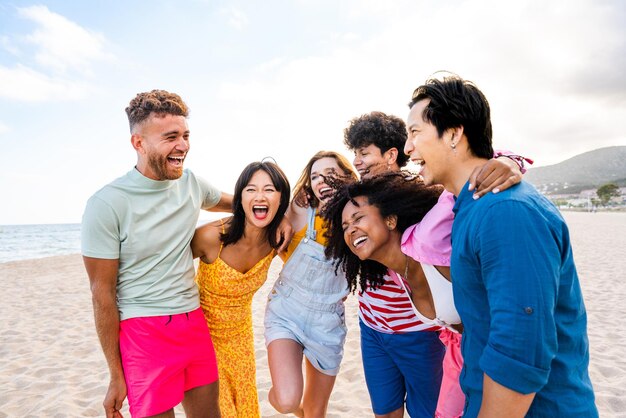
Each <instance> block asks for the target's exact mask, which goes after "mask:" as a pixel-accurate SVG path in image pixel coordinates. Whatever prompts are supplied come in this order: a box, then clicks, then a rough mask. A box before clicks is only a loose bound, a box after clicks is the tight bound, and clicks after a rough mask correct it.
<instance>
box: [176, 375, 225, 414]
mask: <svg viewBox="0 0 626 418" xmlns="http://www.w3.org/2000/svg"><path fill="white" fill-rule="evenodd" d="M183 408H184V409H185V415H186V416H187V418H220V417H221V416H222V415H221V414H220V404H219V380H216V381H215V382H213V383H211V384H208V385H204V386H198V387H197V388H193V389H189V390H188V391H187V392H185V397H184V398H183ZM172 416H174V415H172Z"/></svg>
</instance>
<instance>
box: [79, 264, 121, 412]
mask: <svg viewBox="0 0 626 418" xmlns="http://www.w3.org/2000/svg"><path fill="white" fill-rule="evenodd" d="M83 262H84V264H85V269H86V270H87V275H88V276H89V282H90V286H91V299H92V303H93V313H94V318H95V323H96V331H97V333H98V338H99V339H100V345H101V346H102V351H103V353H104V357H105V358H106V361H107V364H108V366H109V374H110V382H109V389H108V391H107V394H106V397H105V398H104V402H103V406H104V410H105V412H106V416H107V418H116V417H121V416H122V415H121V414H120V412H119V411H120V409H122V404H123V403H124V399H125V398H126V381H125V380H124V372H123V370H122V358H121V355H120V316H119V311H118V309H117V302H116V285H117V274H118V269H119V260H117V259H115V260H107V259H102V258H92V257H83Z"/></svg>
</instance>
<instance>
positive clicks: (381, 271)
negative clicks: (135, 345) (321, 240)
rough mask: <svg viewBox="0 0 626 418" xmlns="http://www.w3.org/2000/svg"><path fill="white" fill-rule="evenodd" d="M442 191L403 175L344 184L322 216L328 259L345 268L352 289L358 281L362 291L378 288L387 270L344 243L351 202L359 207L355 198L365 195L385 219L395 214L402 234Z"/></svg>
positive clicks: (417, 219) (388, 175)
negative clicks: (344, 218)
mask: <svg viewBox="0 0 626 418" xmlns="http://www.w3.org/2000/svg"><path fill="white" fill-rule="evenodd" d="M442 191H443V188H442V187H441V186H426V185H425V184H424V183H423V182H422V180H421V179H419V178H418V177H416V176H412V175H408V174H406V173H402V172H391V173H384V174H380V175H377V176H374V177H371V178H365V179H362V180H361V181H358V182H352V183H348V184H345V185H344V186H343V187H341V188H339V190H337V192H335V194H334V196H333V197H332V198H331V199H330V201H329V202H328V203H327V204H326V207H325V208H324V211H323V213H322V216H323V217H324V218H325V220H326V222H327V226H328V229H327V232H326V238H327V239H328V241H327V244H326V249H325V253H326V257H329V258H334V259H335V260H336V261H335V268H336V269H339V268H342V269H343V271H344V272H345V273H346V279H347V280H348V284H349V286H350V290H351V291H353V292H354V290H355V289H356V285H357V280H358V281H359V285H360V288H361V290H365V289H366V287H367V286H368V285H369V286H371V287H373V288H376V287H378V286H380V285H382V284H383V283H384V279H383V277H384V275H385V274H386V273H387V268H386V267H385V266H383V265H382V264H380V263H379V262H377V261H373V260H363V261H361V260H360V259H359V258H358V257H357V256H356V255H355V254H354V253H352V251H351V250H350V248H349V247H348V245H347V244H346V242H345V240H344V231H343V225H342V222H343V221H342V213H343V209H344V207H345V206H346V204H347V203H348V202H352V203H353V204H355V205H357V206H358V204H357V203H356V202H355V200H354V198H355V197H358V196H363V197H365V198H367V201H368V204H370V205H373V206H376V207H377V208H378V210H379V211H380V214H381V216H382V217H383V218H386V217H388V216H392V215H395V216H396V217H397V226H396V228H397V229H398V231H399V232H400V233H403V232H404V231H405V230H406V229H407V228H408V227H409V226H411V225H414V224H416V223H418V222H420V221H421V220H422V218H423V217H424V215H426V213H428V211H429V210H431V209H432V208H433V206H435V204H436V203H437V200H438V199H439V195H441V192H442Z"/></svg>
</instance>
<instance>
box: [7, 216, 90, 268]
mask: <svg viewBox="0 0 626 418" xmlns="http://www.w3.org/2000/svg"><path fill="white" fill-rule="evenodd" d="M78 253H80V224H50V225H0V263H6V262H7V261H15V260H27V259H31V258H43V257H50V256H53V255H65V254H78Z"/></svg>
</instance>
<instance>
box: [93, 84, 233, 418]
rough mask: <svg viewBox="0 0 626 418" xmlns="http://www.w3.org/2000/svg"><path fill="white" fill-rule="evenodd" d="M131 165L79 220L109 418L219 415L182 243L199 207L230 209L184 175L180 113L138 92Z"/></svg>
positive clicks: (182, 107) (176, 104)
mask: <svg viewBox="0 0 626 418" xmlns="http://www.w3.org/2000/svg"><path fill="white" fill-rule="evenodd" d="M126 113H127V115H128V119H129V122H130V131H131V144H132V146H133V148H134V149H135V151H136V152H137V165H136V166H135V167H134V168H133V169H132V170H130V171H129V172H128V173H127V174H126V175H124V176H122V177H120V178H118V179H116V180H114V181H113V182H111V183H109V184H108V185H106V186H104V187H103V188H102V189H100V190H99V191H97V192H96V193H95V194H94V195H93V196H92V197H91V198H90V199H89V201H88V202H87V207H86V209H85V213H84V215H83V221H82V254H83V259H84V263H85V268H86V270H87V274H88V276H89V280H90V283H91V292H92V300H93V309H94V315H95V322H96V330H97V332H98V337H99V339H100V343H101V345H102V349H103V351H104V355H105V357H106V360H107V363H108V366H109V371H110V376H111V380H110V383H109V388H108V391H107V394H106V397H105V399H104V404H103V405H104V409H105V412H106V416H107V417H119V416H121V414H120V412H119V411H120V409H121V408H122V404H123V402H124V399H125V398H126V397H127V396H128V403H129V406H130V412H131V415H132V416H133V417H144V416H159V417H161V416H163V417H165V416H168V417H169V416H173V408H174V406H176V405H177V404H179V403H181V401H182V403H183V407H184V409H185V413H186V415H187V416H188V417H219V416H220V411H219V405H218V381H217V379H218V376H217V365H216V360H215V352H214V350H213V345H212V342H211V336H210V334H209V330H208V328H207V325H206V321H205V320H204V316H203V314H202V310H201V308H200V305H199V297H198V290H197V288H196V285H195V283H194V266H193V258H192V253H191V248H190V246H189V243H190V242H191V238H192V237H193V234H194V231H195V228H196V223H197V220H198V216H199V212H200V209H210V210H215V211H229V210H230V206H231V202H232V196H231V195H228V194H224V193H221V192H220V191H219V190H218V189H216V188H215V187H213V186H211V185H210V184H208V183H207V182H206V181H204V180H202V179H200V178H198V177H196V176H195V175H194V174H193V173H192V172H191V171H189V170H184V169H183V163H184V161H185V157H186V156H187V152H188V151H189V128H188V126H187V115H188V109H187V105H186V104H185V103H184V102H183V101H182V100H181V98H180V97H179V96H178V95H176V94H173V93H169V92H166V91H163V90H152V91H150V92H147V93H140V94H138V95H137V96H136V97H135V98H134V99H133V100H132V101H131V102H130V104H129V106H128V107H127V108H126Z"/></svg>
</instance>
